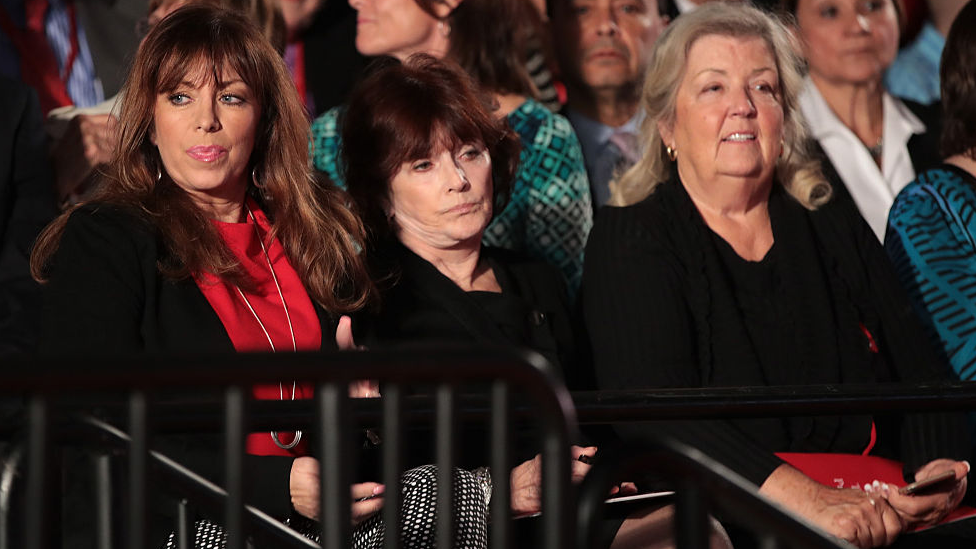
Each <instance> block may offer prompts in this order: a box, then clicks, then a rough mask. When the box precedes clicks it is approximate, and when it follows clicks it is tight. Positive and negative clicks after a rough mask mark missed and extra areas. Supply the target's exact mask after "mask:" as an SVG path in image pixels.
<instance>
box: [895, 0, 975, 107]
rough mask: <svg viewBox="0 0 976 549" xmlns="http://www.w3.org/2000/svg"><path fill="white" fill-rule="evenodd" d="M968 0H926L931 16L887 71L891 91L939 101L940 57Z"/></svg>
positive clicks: (926, 101)
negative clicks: (950, 31)
mask: <svg viewBox="0 0 976 549" xmlns="http://www.w3.org/2000/svg"><path fill="white" fill-rule="evenodd" d="M966 2H967V0H927V1H926V2H925V3H926V4H927V5H928V13H929V16H928V18H926V20H925V24H924V25H922V29H921V30H920V31H919V32H918V36H916V37H915V39H914V40H912V43H911V44H909V45H907V46H905V47H904V48H902V49H901V51H899V52H898V57H896V58H895V61H894V62H893V63H892V64H891V67H889V68H888V71H887V72H886V73H885V86H887V87H888V91H889V92H890V93H891V94H892V95H894V96H896V97H901V98H903V99H910V100H912V101H915V102H916V103H921V104H923V105H931V104H932V103H935V102H936V101H938V100H939V58H940V57H941V56H942V48H943V47H944V46H945V37H946V34H948V33H949V26H950V25H952V21H953V20H954V19H955V18H956V15H957V14H958V13H959V10H961V9H962V7H963V6H964V5H966Z"/></svg>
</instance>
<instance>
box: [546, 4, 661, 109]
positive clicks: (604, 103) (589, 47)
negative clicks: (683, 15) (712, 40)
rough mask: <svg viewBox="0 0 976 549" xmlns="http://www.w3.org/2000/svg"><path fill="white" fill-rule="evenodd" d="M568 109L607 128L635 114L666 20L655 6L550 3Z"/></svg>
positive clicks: (656, 5) (554, 36)
mask: <svg viewBox="0 0 976 549" xmlns="http://www.w3.org/2000/svg"><path fill="white" fill-rule="evenodd" d="M548 4H549V5H548V7H549V15H550V17H549V20H550V22H551V25H552V29H553V40H554V49H555V51H556V52H557V59H558V61H559V68H560V76H561V78H562V81H563V83H564V84H565V86H566V92H567V102H568V105H569V107H570V108H571V109H573V110H575V111H577V112H579V113H581V114H583V115H585V116H587V117H589V118H591V119H592V120H596V121H598V122H601V123H603V124H605V125H608V126H620V125H622V124H624V123H625V122H627V121H628V120H629V119H630V118H632V117H633V116H634V114H635V113H636V112H637V107H638V101H639V95H640V88H641V85H642V83H643V80H644V72H645V70H646V67H647V60H648V59H649V58H650V53H651V50H652V48H653V45H654V41H655V40H656V39H657V37H658V35H659V34H660V33H661V30H662V29H663V28H664V26H665V24H666V21H667V20H666V19H665V18H664V17H662V16H661V15H660V13H659V11H658V1H657V0H549V3H548Z"/></svg>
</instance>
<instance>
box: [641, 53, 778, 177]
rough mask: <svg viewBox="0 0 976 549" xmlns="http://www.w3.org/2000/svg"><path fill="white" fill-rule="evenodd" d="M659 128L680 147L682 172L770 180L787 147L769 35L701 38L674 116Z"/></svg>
mask: <svg viewBox="0 0 976 549" xmlns="http://www.w3.org/2000/svg"><path fill="white" fill-rule="evenodd" d="M658 129H659V131H660V133H661V138H662V139H663V140H664V144H665V145H667V146H670V147H672V148H674V149H675V150H677V154H678V169H679V172H680V173H681V176H682V179H683V180H687V179H689V178H694V179H695V180H697V181H698V182H701V183H706V184H707V183H709V182H716V181H718V180H720V179H722V178H723V177H733V178H748V179H754V180H756V181H759V182H767V181H771V180H772V173H773V169H774V167H775V164H776V159H777V158H778V156H779V154H780V149H781V147H782V140H783V107H782V92H781V90H780V80H779V72H778V71H777V69H776V60H775V58H774V57H773V55H772V53H771V52H770V51H769V48H768V47H767V46H766V42H765V40H763V39H762V38H736V37H730V36H719V35H707V36H703V37H701V38H699V39H698V40H696V41H695V42H694V44H692V46H691V49H690V50H689V51H688V59H687V64H686V65H685V71H684V77H683V78H682V80H681V84H680V85H679V87H678V92H677V97H676V105H675V115H674V121H673V123H672V124H671V125H670V126H669V125H668V124H667V123H665V122H661V123H660V124H659V125H658ZM685 182H686V184H687V183H688V182H689V181H685Z"/></svg>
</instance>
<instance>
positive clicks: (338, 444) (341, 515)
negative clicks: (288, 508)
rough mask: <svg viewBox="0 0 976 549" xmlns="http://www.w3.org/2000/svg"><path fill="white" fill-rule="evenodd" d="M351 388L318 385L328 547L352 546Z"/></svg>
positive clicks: (342, 548) (324, 526) (323, 512)
mask: <svg viewBox="0 0 976 549" xmlns="http://www.w3.org/2000/svg"><path fill="white" fill-rule="evenodd" d="M348 391H349V390H348V388H347V387H346V386H345V385H343V384H339V385H337V384H336V383H326V384H323V385H320V386H319V389H318V391H317V397H316V398H318V414H317V419H318V429H317V430H318V440H319V455H320V456H321V457H322V462H321V463H322V469H321V474H320V476H319V479H320V481H321V486H320V491H321V493H320V494H319V495H320V497H321V501H320V506H319V509H321V513H320V517H321V524H322V546H323V547H325V548H327V549H345V548H348V547H351V546H352V544H351V543H350V542H349V540H350V525H349V482H350V475H349V473H348V468H349V460H348V459H347V455H346V454H347V451H348V448H347V442H348V439H347V437H346V425H345V424H346V420H348V418H349V413H348V411H347V407H348Z"/></svg>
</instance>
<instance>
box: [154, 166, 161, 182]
mask: <svg viewBox="0 0 976 549" xmlns="http://www.w3.org/2000/svg"><path fill="white" fill-rule="evenodd" d="M162 179H163V170H161V169H160V168H159V166H158V165H157V166H156V183H159V182H160V181H162Z"/></svg>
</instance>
